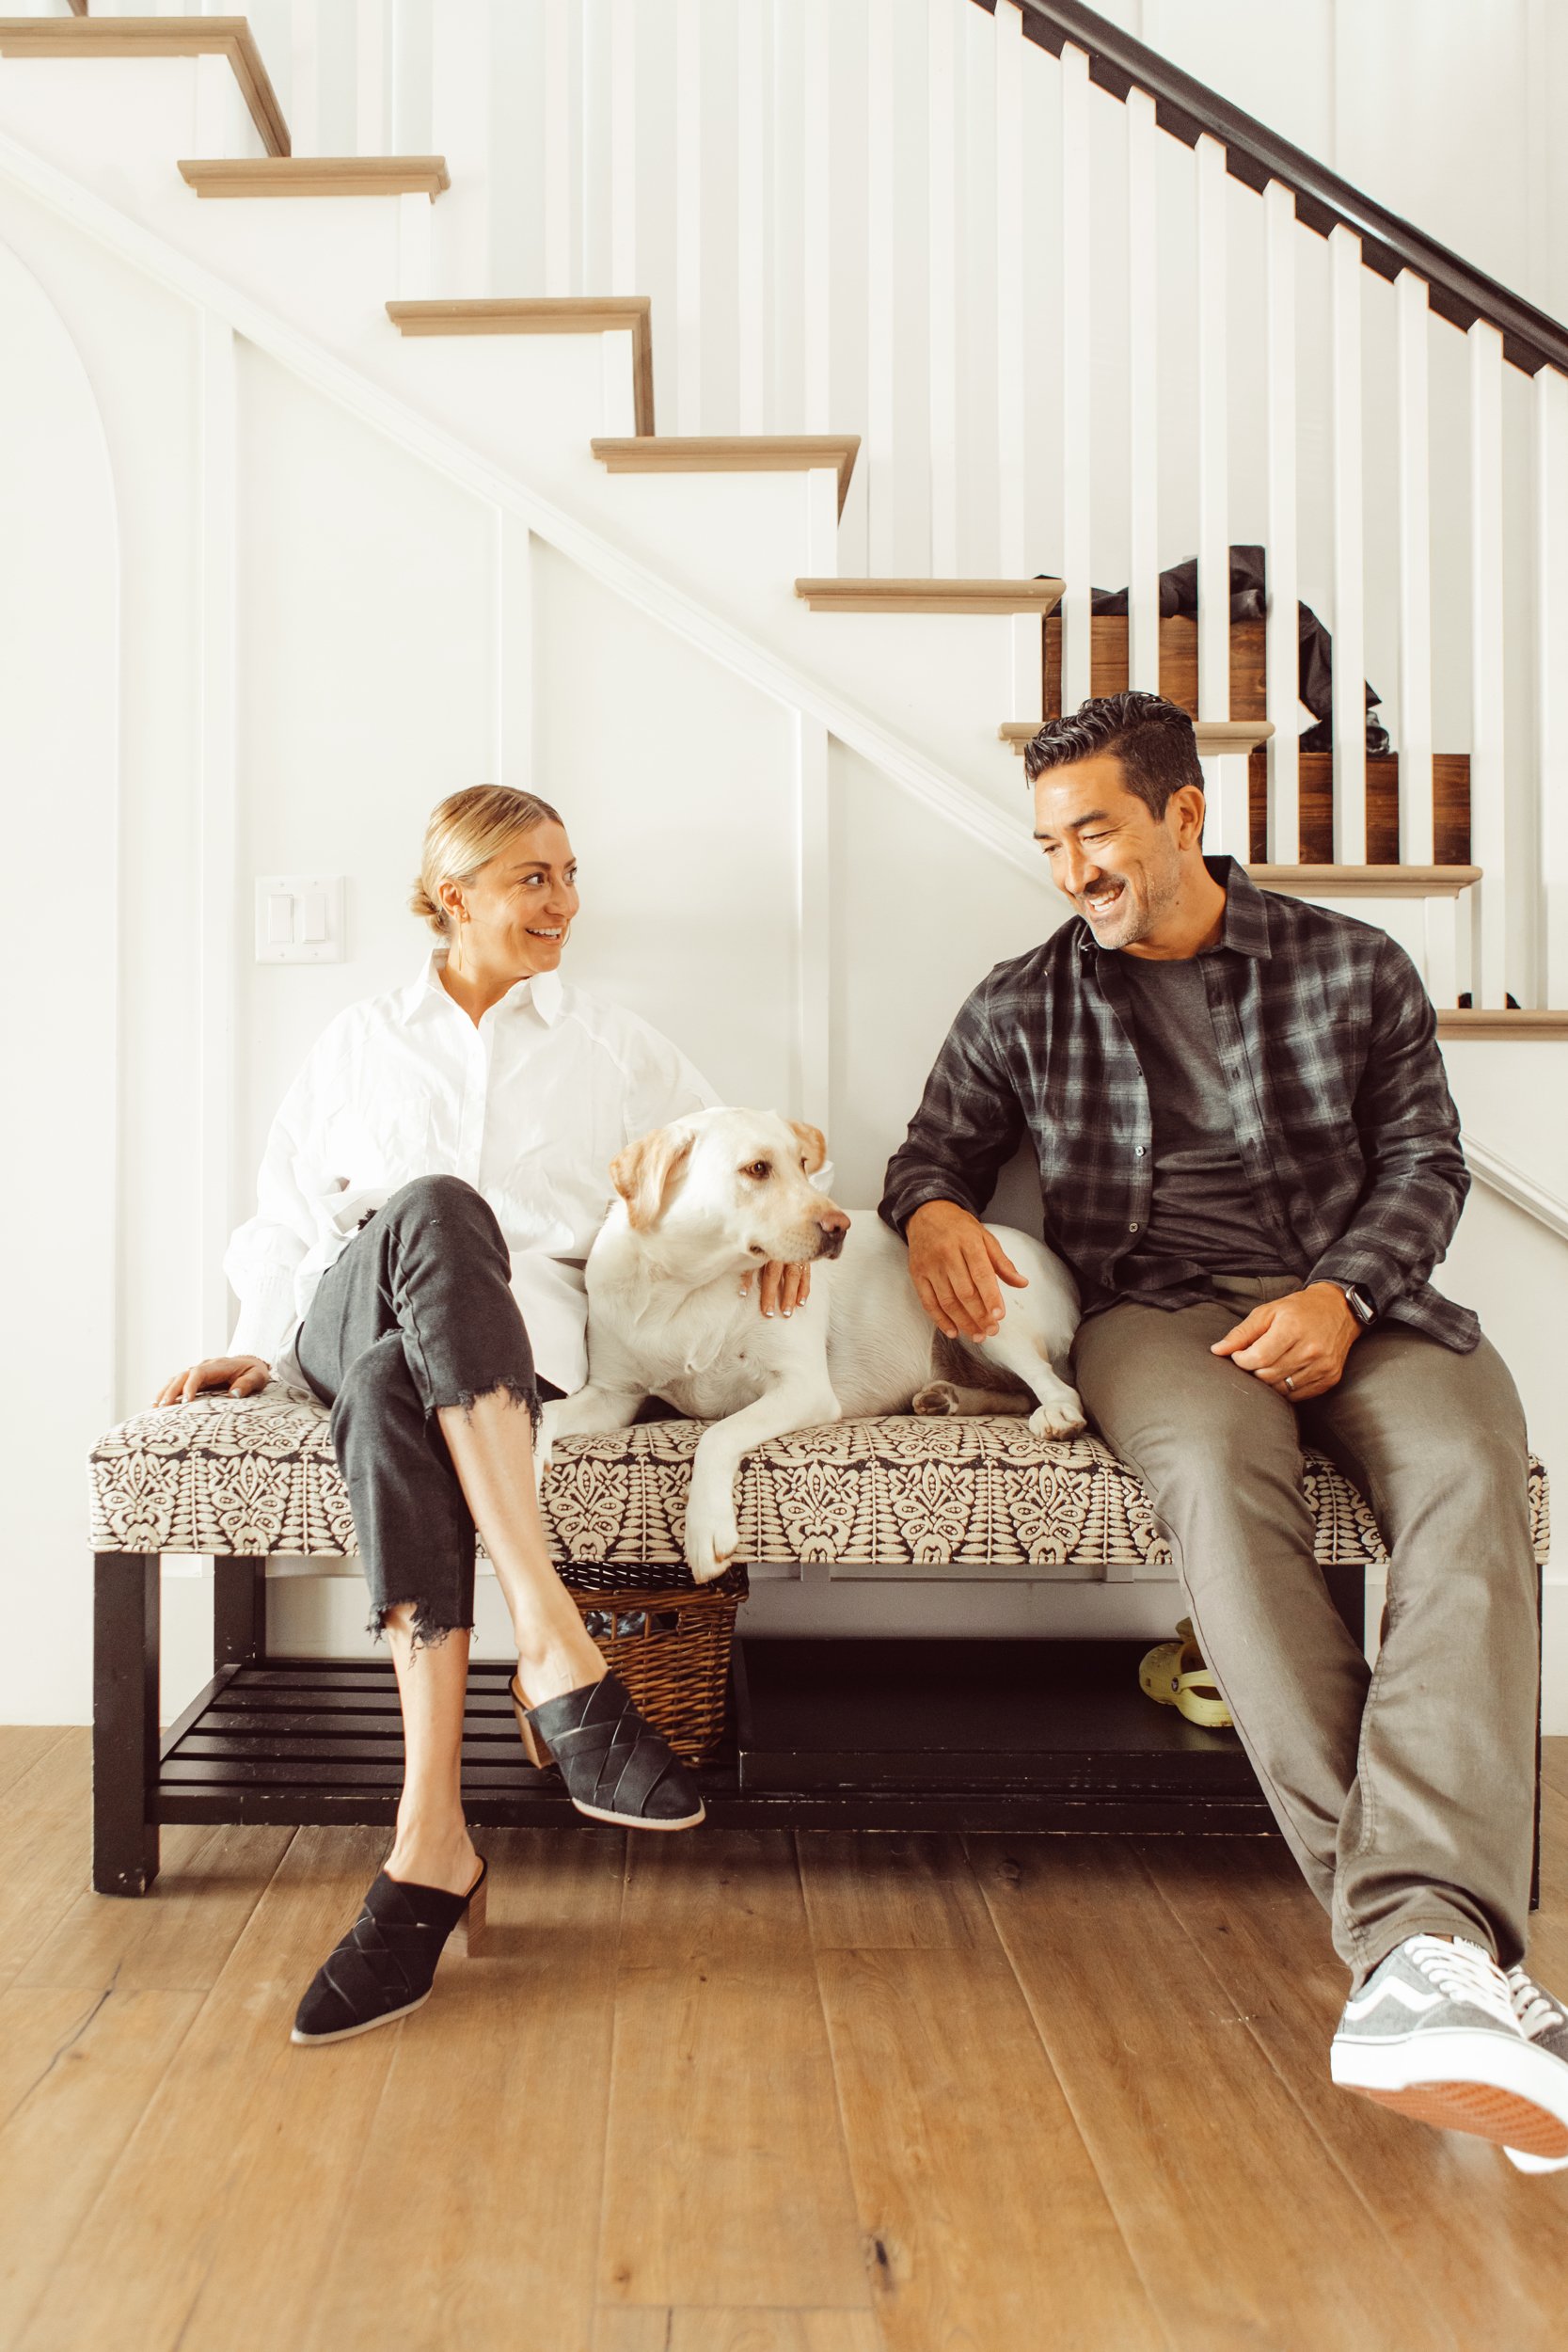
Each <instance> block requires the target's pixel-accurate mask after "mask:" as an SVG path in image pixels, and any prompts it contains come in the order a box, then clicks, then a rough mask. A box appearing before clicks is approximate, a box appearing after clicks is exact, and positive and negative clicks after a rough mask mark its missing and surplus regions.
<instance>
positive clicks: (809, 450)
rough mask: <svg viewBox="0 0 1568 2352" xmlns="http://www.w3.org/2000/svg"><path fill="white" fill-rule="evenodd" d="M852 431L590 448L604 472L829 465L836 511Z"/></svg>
mask: <svg viewBox="0 0 1568 2352" xmlns="http://www.w3.org/2000/svg"><path fill="white" fill-rule="evenodd" d="M860 445H861V437H860V435H859V434H858V433H664V434H639V435H638V436H637V437H636V438H635V439H634V440H626V439H621V440H613V439H611V440H606V439H602V438H601V439H598V440H595V441H594V442H593V443H592V444H591V446H592V448H593V452H594V456H595V457H596V458H597V459H598V460H599V463H600V464H601V465H602V466H604V467H605V468H607V469H608V470H609V471H610V473H805V472H809V471H810V470H812V469H814V468H816V467H819V466H821V467H827V466H832V467H834V468H836V469H837V472H838V511H839V513H840V514H841V515H842V514H843V512H844V501H845V500H846V499H847V497H848V495H849V477H850V475H851V474H852V473H853V472H854V470H855V459H856V456H857V455H858V453H859V451H860Z"/></svg>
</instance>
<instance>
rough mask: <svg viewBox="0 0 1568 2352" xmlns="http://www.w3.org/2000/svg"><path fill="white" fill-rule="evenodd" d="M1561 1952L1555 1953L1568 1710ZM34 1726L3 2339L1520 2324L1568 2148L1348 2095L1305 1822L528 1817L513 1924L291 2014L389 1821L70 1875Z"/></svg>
mask: <svg viewBox="0 0 1568 2352" xmlns="http://www.w3.org/2000/svg"><path fill="white" fill-rule="evenodd" d="M1555 1746H1556V1753H1555V1754H1554V1755H1553V1756H1552V1757H1551V1760H1550V1764H1549V1768H1548V1769H1549V1786H1548V1789H1547V1793H1546V1803H1545V1866H1544V1869H1545V1884H1544V1906H1543V1909H1542V1911H1541V1913H1540V1915H1539V1917H1538V1923H1537V1928H1536V1941H1535V1947H1534V1951H1535V1959H1536V1963H1537V1965H1538V1968H1539V1970H1540V1973H1541V1974H1542V1976H1543V1977H1544V1979H1545V1980H1546V1981H1547V1982H1548V1983H1551V1984H1556V1985H1557V1986H1559V1987H1560V1989H1562V1990H1563V1991H1565V1992H1568V1740H1560V1741H1558V1742H1556V1743H1555ZM87 1773H88V1758H87V1735H86V1734H85V1733H82V1732H76V1731H71V1732H53V1731H35V1730H5V1731H0V2344H4V2345H5V2346H7V2347H10V2346H13V2345H14V2346H19V2347H24V2352H43V2348H44V2347H49V2348H50V2352H99V2348H100V2347H103V2352H108V2347H111V2346H113V2347H114V2348H115V2352H175V2347H177V2346H178V2347H180V2352H230V2347H233V2348H234V2352H239V2348H240V2347H244V2348H245V2352H251V2348H252V2347H255V2348H256V2352H261V2347H266V2352H274V2347H276V2352H361V2347H362V2348H363V2352H431V2348H433V2347H441V2348H442V2352H445V2348H446V2347H449V2346H450V2347H451V2348H452V2352H492V2347H494V2352H500V2348H501V2347H503V2346H504V2347H506V2348H507V2352H879V2347H880V2348H883V2352H938V2348H939V2347H941V2348H942V2352H958V2347H963V2348H964V2352H1035V2347H1041V2352H1045V2347H1050V2348H1051V2352H1057V2347H1068V2346H1080V2347H1083V2348H1084V2352H1145V2347H1148V2348H1149V2352H1169V2348H1170V2347H1186V2346H1189V2345H1190V2346H1194V2347H1197V2346H1203V2347H1205V2352H1210V2348H1212V2347H1220V2348H1221V2352H1241V2348H1242V2347H1247V2352H1258V2348H1259V2347H1275V2346H1277V2347H1296V2346H1301V2347H1303V2348H1304V2352H1306V2347H1313V2352H1338V2347H1355V2352H1362V2348H1363V2347H1364V2348H1365V2352H1394V2348H1395V2347H1398V2352H1426V2348H1427V2347H1429V2346H1433V2347H1435V2346H1439V2345H1441V2346H1445V2347H1455V2348H1457V2347H1464V2348H1465V2352H1471V2347H1475V2346H1485V2347H1488V2352H1491V2348H1492V2347H1496V2348H1497V2352H1534V2347H1537V2346H1540V2347H1543V2348H1544V2347H1545V2346H1547V2345H1552V2346H1554V2347H1555V2346H1560V2345H1561V2344H1563V2343H1564V2342H1565V2341H1568V2175H1563V2176H1560V2177H1559V2178H1557V2179H1544V2180H1542V2179H1538V2180H1527V2179H1524V2178H1523V2177H1521V2176H1520V2175H1518V2174H1516V2173H1514V2172H1513V2170H1512V2169H1511V2168H1510V2167H1508V2166H1507V2165H1506V2164H1505V2163H1504V2161H1503V2160H1502V2158H1501V2157H1500V2156H1499V2155H1498V2154H1497V2153H1496V2152H1495V2151H1493V2150H1492V2149H1490V2148H1488V2147H1485V2146H1483V2145H1482V2144H1481V2143H1480V2142H1479V2141H1474V2140H1469V2139H1460V2138H1446V2137H1437V2136H1436V2135H1433V2134H1431V2133H1428V2132H1425V2131H1422V2130H1421V2129H1420V2128H1419V2127H1418V2126H1415V2125H1412V2124H1407V2123H1403V2122H1400V2121H1399V2120H1397V2119H1396V2118H1394V2117H1391V2116H1389V2115H1386V2114H1385V2113H1383V2112H1382V2111H1381V2110H1379V2109H1377V2108H1374V2107H1372V2106H1369V2105H1368V2104H1366V2103H1365V2102H1363V2101H1360V2100H1357V2099H1354V2098H1351V2097H1347V2096H1346V2095H1344V2094H1342V2093H1339V2092H1337V2091H1335V2090H1333V2089H1332V2088H1331V2087H1330V2085H1329V2081H1328V2073H1327V2045H1328V2038H1329V2035H1330V2033H1331V2031H1332V2029H1333V2026H1334V2021H1335V2018H1336V2016H1337V2014H1338V2007H1339V2003H1340V2000H1341V1998H1342V1994H1343V1981H1342V1978H1341V1975H1340V1972H1339V1969H1338V1964H1337V1963H1336V1962H1335V1960H1334V1957H1333V1954H1332V1951H1331V1950H1330V1947H1329V1944H1328V1939H1327V1935H1326V1932H1325V1930H1324V1927H1323V1922H1322V1919H1321V1917H1320V1915H1319V1914H1318V1913H1317V1911H1316V1909H1315V1907H1314V1905H1313V1904H1312V1902H1311V1901H1310V1900H1309V1899H1308V1898H1307V1895H1306V1894H1305V1892H1304V1891H1303V1889H1302V1888H1301V1886H1300V1885H1299V1883H1297V1881H1296V1879H1295V1877H1294V1874H1293V1872H1292V1870H1291V1866H1290V1864H1289V1862H1288V1860H1287V1858H1286V1855H1285V1853H1284V1851H1283V1849H1282V1847H1281V1846H1280V1845H1279V1844H1278V1842H1277V1841H1276V1840H1273V1839H1269V1840H1184V1841H1180V1842H1178V1841H1171V1840H1164V1841H1161V1840H1141V1841H1139V1840H1123V1839H1117V1838H1081V1839H1080V1838H1059V1837H1027V1836H1025V1837H981V1838H971V1839H969V1840H967V1841H959V1840H956V1839H942V1838H933V1839H918V1838H879V1837H875V1836H827V1835H817V1836H810V1835H804V1836H800V1837H798V1838H792V1837H789V1836H784V1835H782V1834H774V1833H740V1832H733V1833H728V1834H723V1835H721V1834H718V1833H711V1832H710V1833H702V1832H699V1833H698V1834H696V1835H695V1836H690V1837H682V1838H670V1839H661V1838H652V1837H643V1838H633V1839H632V1840H630V1847H631V1851H629V1852H628V1851H627V1841H626V1839H624V1838H622V1837H620V1836H616V1835H614V1834H612V1833H610V1832H605V1831H589V1830H584V1831H583V1832H581V1833H580V1834H574V1833H570V1832H556V1831H508V1832H499V1831H497V1832H493V1833H491V1834H490V1836H488V1838H487V1839H486V1840H485V1841H484V1842H485V1843H486V1845H487V1848H488V1851H489V1855H490V1865H491V1888H492V1891H491V1899H490V1916H491V1922H492V1931H491V1939H490V1942H491V1953H490V1956H489V1957H486V1958H484V1959H483V1960H476V1961H473V1962H467V1961H465V1960H463V1959H461V1958H458V1957H456V1956H453V1957H452V1958H451V1959H449V1960H447V1961H446V1962H444V1963H443V1966H442V1970H441V1974H440V1976H439V1978H438V1979H437V1982H436V1997H435V1998H434V1999H433V2000H432V2002H431V2003H430V2005H429V2007H428V2008H426V2009H425V2010H423V2011H422V2012H421V2013H420V2015H418V2016H417V2017H415V2018H412V2019H410V2020H409V2021H408V2022H407V2023H406V2024H405V2025H403V2026H393V2027H390V2028H388V2030H387V2031H386V2032H383V2033H377V2034H372V2035H370V2036H368V2037H367V2038H366V2039H364V2040H363V2041H359V2042H350V2043H348V2044H346V2045H345V2046H343V2047H342V2048H340V2049H335V2050H324V2051H303V2050H295V2049H293V2047H291V2045H290V2043H289V2041H288V2029H289V2024H290V2019H291V2016H292V2012H293V2006H294V2003H295V2001H296V2000H297V1998H298V1996H299V1994H300V1992H301V1990H302V1988H303V1986H304V1984H305V1983H306V1981H307V1980H308V1979H309V1976H310V1974H311V1971H312V1969H313V1967H314V1965H315V1963H316V1962H317V1961H318V1960H319V1959H320V1958H321V1957H322V1956H323V1955H324V1954H325V1952H326V1951H327V1949H328V1948H329V1947H330V1946H331V1945H332V1943H333V1942H334V1941H335V1939H336V1938H337V1936H338V1935H339V1934H340V1933H341V1931H342V1930H343V1928H344V1927H345V1926H346V1925H347V1923H348V1921H349V1920H350V1918H351V1917H352V1915H353V1914H354V1911H355V1909H356V1905H357V1902H358V1899H359V1897H360V1895H361V1894H362V1893H363V1891H364V1888H365V1886H366V1884H367V1883H368V1882H369V1880H370V1878H371V1876H372V1873H373V1871H374V1869H375V1867H376V1865H377V1862H378V1860H379V1858H380V1855H381V1853H382V1851H384V1847H385V1838H384V1836H383V1835H382V1834H381V1833H379V1832H371V1831H344V1830H333V1831H328V1830H299V1831H294V1832H290V1831H288V1830H261V1829H253V1830H195V1829H189V1830H173V1831H166V1833H165V1856H166V1860H165V1867H164V1875H163V1877H162V1879H161V1880H160V1881H159V1883H158V1886H157V1889H156V1891H155V1892H154V1894H153V1895H151V1896H150V1897H149V1898H147V1899H145V1900H143V1901H140V1902H130V1901H115V1900H112V1899H105V1898H102V1897H97V1896H94V1895H91V1894H89V1893H86V1892H84V1891H83V1889H84V1887H85V1884H86V1874H87V1839H86V1830H87Z"/></svg>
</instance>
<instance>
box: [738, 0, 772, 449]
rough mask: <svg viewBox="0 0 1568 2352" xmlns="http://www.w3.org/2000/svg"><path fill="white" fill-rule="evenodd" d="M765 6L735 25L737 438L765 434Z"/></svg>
mask: <svg viewBox="0 0 1568 2352" xmlns="http://www.w3.org/2000/svg"><path fill="white" fill-rule="evenodd" d="M765 9H766V0H741V7H740V9H739V13H738V15H737V17H736V250H737V262H738V271H739V278H738V283H737V286H736V328H737V332H738V344H739V349H738V359H739V370H738V384H737V388H736V389H737V391H738V396H739V397H738V411H739V413H738V417H737V423H738V426H739V430H740V431H741V432H742V433H766V432H767V430H768V215H767V199H766V194H765V191H766V188H767V177H766V175H767V168H768V83H767V78H766V76H765V73H764V71H763V59H764V56H765V55H766V54H767V51H766V44H767V40H768V33H769V31H770V29H771V25H770V20H769V18H768V15H767V14H766V13H765Z"/></svg>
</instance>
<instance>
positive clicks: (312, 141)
mask: <svg viewBox="0 0 1568 2352" xmlns="http://www.w3.org/2000/svg"><path fill="white" fill-rule="evenodd" d="M320 75H321V53H320V50H319V48H318V46H317V41H316V0H291V6H290V8H289V103H288V116H289V144H290V150H291V152H292V153H293V154H295V155H314V154H316V153H318V152H319V151H320V145H321V141H320V134H319V132H318V130H317V122H318V119H319V112H320V104H321V86H320Z"/></svg>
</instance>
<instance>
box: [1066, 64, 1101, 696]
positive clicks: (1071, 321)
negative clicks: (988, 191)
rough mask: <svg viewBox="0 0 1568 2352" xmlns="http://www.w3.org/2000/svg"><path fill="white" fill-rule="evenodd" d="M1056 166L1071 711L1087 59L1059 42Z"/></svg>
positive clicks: (1085, 515)
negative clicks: (1058, 174)
mask: <svg viewBox="0 0 1568 2352" xmlns="http://www.w3.org/2000/svg"><path fill="white" fill-rule="evenodd" d="M1058 87H1059V89H1060V92H1061V107H1062V116H1061V136H1060V154H1061V171H1062V306H1061V319H1062V326H1061V344H1062V577H1063V579H1064V580H1066V582H1067V593H1066V595H1065V596H1063V598H1062V603H1061V614H1062V708H1063V709H1064V710H1067V711H1071V710H1076V709H1077V707H1078V706H1079V704H1080V703H1081V702H1084V701H1085V700H1086V699H1087V696H1088V691H1089V589H1090V586H1091V584H1092V583H1091V581H1090V579H1089V525H1090V516H1091V512H1092V509H1091V506H1090V501H1089V459H1090V435H1089V419H1090V413H1091V401H1092V389H1091V378H1090V355H1091V347H1092V344H1093V341H1094V337H1093V333H1092V328H1091V320H1090V297H1091V295H1092V293H1093V287H1094V269H1093V248H1092V246H1091V242H1090V240H1091V237H1092V234H1093V229H1094V214H1093V206H1092V202H1091V199H1090V192H1089V61H1088V58H1087V56H1085V52H1084V51H1083V50H1082V49H1074V48H1073V47H1072V46H1071V44H1070V42H1069V44H1068V45H1067V46H1066V47H1065V48H1064V49H1063V51H1062V56H1061V71H1060V74H1059V76H1058Z"/></svg>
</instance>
